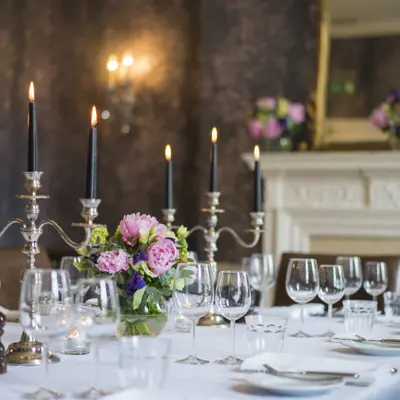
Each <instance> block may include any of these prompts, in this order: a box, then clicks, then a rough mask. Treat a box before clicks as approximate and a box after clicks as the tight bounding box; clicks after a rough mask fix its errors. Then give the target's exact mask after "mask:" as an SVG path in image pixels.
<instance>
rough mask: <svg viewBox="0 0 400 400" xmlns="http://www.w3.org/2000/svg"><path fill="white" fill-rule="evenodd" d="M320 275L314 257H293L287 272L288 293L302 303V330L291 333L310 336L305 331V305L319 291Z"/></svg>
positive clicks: (298, 336)
mask: <svg viewBox="0 0 400 400" xmlns="http://www.w3.org/2000/svg"><path fill="white" fill-rule="evenodd" d="M318 289H319V276H318V265H317V261H316V260H314V259H313V258H292V259H291V260H290V261H289V265H288V269H287V272H286V293H287V294H288V296H289V297H290V298H291V299H292V300H293V301H295V302H296V303H299V304H301V313H300V315H301V325H300V331H299V332H297V333H295V334H294V335H291V336H292V337H297V338H306V337H310V335H308V334H307V333H305V332H303V331H302V329H303V323H304V307H303V304H306V303H308V302H310V301H311V300H313V299H314V298H315V296H316V295H317V293H318Z"/></svg>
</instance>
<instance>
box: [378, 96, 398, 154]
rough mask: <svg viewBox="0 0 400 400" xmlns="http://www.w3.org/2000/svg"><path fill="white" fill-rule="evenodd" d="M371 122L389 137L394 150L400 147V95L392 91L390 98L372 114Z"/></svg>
mask: <svg viewBox="0 0 400 400" xmlns="http://www.w3.org/2000/svg"><path fill="white" fill-rule="evenodd" d="M371 122H372V124H373V125H374V126H376V127H377V128H378V129H380V130H381V131H382V132H384V133H386V134H388V135H389V142H390V144H391V145H392V147H393V148H399V147H400V93H399V92H398V91H397V90H392V91H391V92H390V94H389V96H388V97H387V98H386V99H385V101H384V102H383V103H381V104H380V105H379V107H377V108H375V109H374V110H373V111H372V114H371Z"/></svg>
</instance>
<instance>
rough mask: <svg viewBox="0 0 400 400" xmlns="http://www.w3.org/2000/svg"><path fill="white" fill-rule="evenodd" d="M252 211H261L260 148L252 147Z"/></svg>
mask: <svg viewBox="0 0 400 400" xmlns="http://www.w3.org/2000/svg"><path fill="white" fill-rule="evenodd" d="M254 211H255V212H259V211H262V191H261V170H260V148H259V147H258V146H255V147H254Z"/></svg>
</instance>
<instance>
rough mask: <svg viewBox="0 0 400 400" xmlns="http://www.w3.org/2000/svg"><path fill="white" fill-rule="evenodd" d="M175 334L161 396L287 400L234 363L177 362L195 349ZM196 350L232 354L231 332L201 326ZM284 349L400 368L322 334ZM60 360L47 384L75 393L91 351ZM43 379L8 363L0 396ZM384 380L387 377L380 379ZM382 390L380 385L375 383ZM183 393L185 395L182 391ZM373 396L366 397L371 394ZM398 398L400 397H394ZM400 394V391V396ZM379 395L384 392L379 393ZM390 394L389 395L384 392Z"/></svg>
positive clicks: (108, 379)
mask: <svg viewBox="0 0 400 400" xmlns="http://www.w3.org/2000/svg"><path fill="white" fill-rule="evenodd" d="M297 324H298V322H297V321H292V322H291V323H290V324H289V329H288V330H289V333H290V332H291V331H294V330H296V328H297ZM325 329H326V320H325V319H324V318H311V319H307V320H306V331H308V332H310V333H314V334H316V333H322V332H323V331H324V330H325ZM343 329H344V327H343V324H340V323H336V324H335V329H334V330H335V331H338V332H339V331H343ZM376 330H378V331H382V332H387V333H392V334H393V332H394V331H393V329H388V328H384V327H383V325H378V326H376ZM20 334H21V329H20V327H19V325H18V324H11V323H9V324H8V325H7V326H6V330H5V335H4V338H3V342H4V344H5V345H8V344H9V343H10V342H12V341H15V340H17V339H18V338H19V335H20ZM164 334H165V335H170V336H171V337H172V338H173V350H172V354H171V363H170V365H169V371H168V376H167V383H166V387H165V391H166V392H165V395H163V396H162V399H161V397H160V400H180V399H181V398H182V399H184V400H197V399H202V400H205V399H207V400H224V399H225V400H228V399H229V400H236V399H237V400H255V399H259V398H261V397H263V398H268V399H279V400H283V398H284V397H282V396H275V395H273V394H270V393H267V392H265V391H261V390H257V389H254V388H252V387H250V386H249V385H247V384H246V383H245V381H244V380H243V378H244V377H245V376H246V375H245V374H244V373H239V372H237V371H235V370H233V369H232V367H225V366H220V365H216V364H207V365H202V366H187V365H180V364H176V363H173V359H177V358H183V357H184V356H186V355H188V354H189V352H190V349H191V334H185V333H164ZM236 339H237V342H236V343H237V353H238V356H241V357H243V358H246V357H248V356H250V354H249V350H248V346H247V340H246V332H245V326H244V325H238V326H237V335H236ZM117 347H118V342H117V341H115V342H111V343H108V344H106V345H104V346H103V348H102V349H101V352H100V358H101V370H100V374H99V375H100V376H99V379H98V382H99V386H101V387H102V388H105V389H109V390H110V389H111V390H118V388H119V378H118V364H117V356H118V351H117ZM197 349H198V356H199V357H202V358H206V359H210V360H213V359H216V358H221V357H225V356H226V355H228V353H229V351H230V349H231V346H230V331H229V330H228V329H222V328H217V327H213V328H205V327H198V328H197ZM283 351H284V352H294V353H296V354H298V355H299V357H307V356H308V355H319V356H328V357H336V358H339V359H340V358H342V359H353V360H354V359H357V360H365V361H368V362H373V363H376V364H379V365H384V366H388V367H389V366H390V367H397V368H398V369H399V371H400V359H398V358H393V357H390V358H388V357H386V358H380V357H373V358H372V357H368V356H362V355H358V354H356V353H354V352H353V351H352V350H351V349H347V348H345V347H343V346H342V345H340V344H335V343H330V342H327V341H326V339H322V338H310V339H294V338H290V337H287V338H286V339H285V343H284V348H283ZM60 357H61V358H62V361H61V363H59V364H55V365H51V366H50V369H49V377H48V382H47V386H48V387H49V388H52V389H58V390H60V391H64V392H66V393H68V394H69V396H70V397H69V398H71V399H72V398H73V395H72V394H73V393H74V392H79V391H83V390H84V389H87V387H88V386H89V385H90V383H91V377H92V374H91V372H92V367H91V366H92V364H91V356H90V355H87V356H68V355H63V354H61V355H60ZM397 375H398V376H396V375H394V376H390V375H389V373H388V377H387V379H388V380H386V382H385V384H384V386H386V387H387V386H389V385H391V383H392V382H393V385H394V386H397V387H398V390H399V392H400V372H399V373H398V374H397ZM41 382H42V370H41V368H38V367H26V366H25V367H24V366H17V367H15V366H14V367H13V366H9V368H8V373H7V374H5V375H0V400H17V399H18V400H19V399H21V397H22V394H23V393H27V392H29V391H32V390H33V389H36V388H37V387H38V386H39V385H40V383H41ZM381 383H383V382H381ZM377 384H378V382H376V383H375V384H374V386H373V387H369V388H360V387H354V386H344V387H343V388H340V389H338V390H336V391H334V392H331V393H328V394H325V395H322V396H316V397H313V398H316V399H324V400H334V399H335V400H336V399H341V400H344V399H352V400H359V399H365V398H368V400H369V399H371V400H372V399H373V400H375V397H372V396H373V389H374V387H375V386H376V387H377ZM377 390H378V392H379V390H380V389H379V387H377ZM182 394H183V395H184V397H181V395H182ZM367 395H368V396H371V397H368V396H367ZM396 398H397V397H396ZM398 398H400V396H399V397H398ZM376 399H380V397H376ZM382 399H386V397H382Z"/></svg>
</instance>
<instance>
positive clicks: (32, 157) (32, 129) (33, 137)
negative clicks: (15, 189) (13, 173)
mask: <svg viewBox="0 0 400 400" xmlns="http://www.w3.org/2000/svg"><path fill="white" fill-rule="evenodd" d="M37 164H38V148H37V128H36V103H35V88H34V86H33V82H31V84H30V85H29V113H28V169H27V171H28V172H33V171H37Z"/></svg>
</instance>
